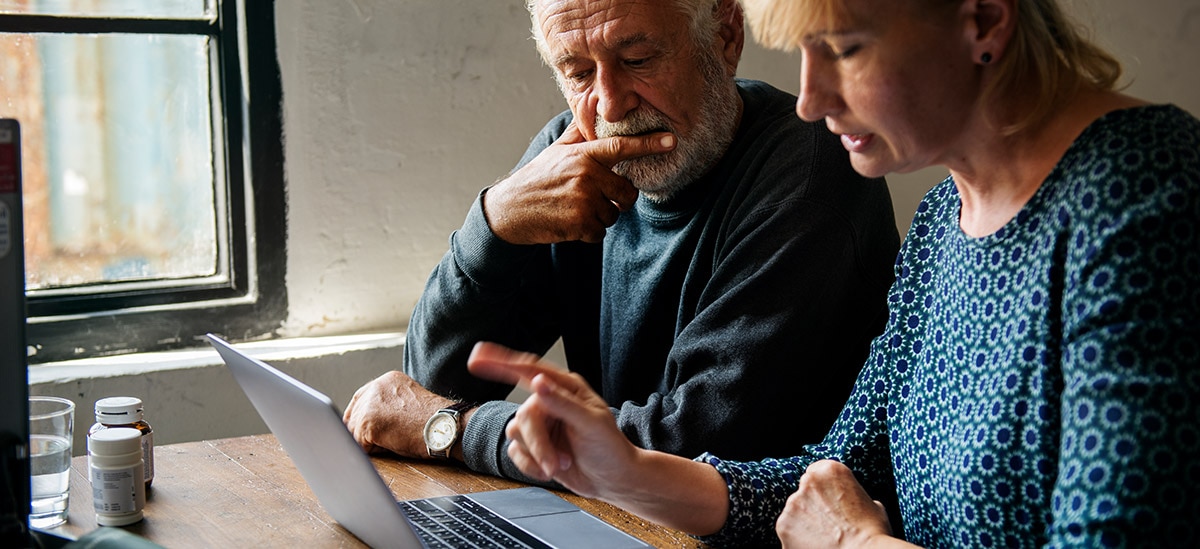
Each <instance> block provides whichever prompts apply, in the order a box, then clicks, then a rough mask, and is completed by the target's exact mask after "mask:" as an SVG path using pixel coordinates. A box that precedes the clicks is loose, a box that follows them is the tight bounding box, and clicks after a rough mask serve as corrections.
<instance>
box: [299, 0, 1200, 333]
mask: <svg viewBox="0 0 1200 549" xmlns="http://www.w3.org/2000/svg"><path fill="white" fill-rule="evenodd" d="M1064 5H1065V6H1067V7H1068V8H1069V9H1070V10H1072V12H1073V13H1075V14H1076V15H1077V17H1078V18H1079V19H1081V20H1083V21H1085V22H1090V24H1092V25H1093V26H1094V28H1095V29H1096V38H1097V39H1098V41H1099V42H1100V43H1101V44H1104V45H1106V46H1108V47H1109V48H1110V49H1112V50H1113V51H1114V52H1115V53H1117V54H1118V55H1119V57H1120V58H1121V60H1122V61H1124V62H1125V65H1126V68H1127V74H1128V75H1129V77H1130V78H1131V80H1132V86H1131V87H1130V88H1129V91H1130V92H1131V93H1133V94H1135V95H1139V96H1142V97H1145V98H1148V99H1152V100H1155V101H1170V102H1175V103H1177V104H1179V105H1180V106H1182V107H1184V108H1185V109H1188V110H1190V111H1191V112H1193V113H1200V91H1197V90H1200V71H1198V70H1196V69H1197V68H1198V67H1200V62H1198V60H1197V57H1198V56H1200V4H1197V3H1196V2H1195V0H1144V1H1141V2H1129V1H1128V0H1066V1H1065V2H1064ZM276 12H277V19H278V23H279V25H278V33H279V54H280V62H281V68H282V71H283V80H284V86H283V87H284V95H285V99H284V101H285V125H284V127H285V131H286V133H287V137H286V139H287V148H286V153H287V172H288V173H287V176H288V193H289V220H290V222H289V228H288V230H289V235H288V237H289V245H288V262H289V265H288V295H289V299H290V302H291V304H290V308H291V311H290V315H289V320H288V323H287V328H286V331H287V332H288V333H289V334H292V335H296V334H299V335H310V334H322V333H345V332H353V331H361V330H374V329H400V328H403V326H404V325H406V324H407V322H408V316H409V314H410V313H411V311H412V307H413V304H414V303H415V301H416V299H417V297H418V296H419V295H420V292H421V289H422V288H423V286H424V283H425V279H426V277H427V276H428V274H429V271H430V270H431V269H432V268H433V266H434V265H435V264H436V263H437V261H438V259H439V258H440V257H441V255H442V253H443V252H445V250H446V247H447V239H448V238H449V235H450V232H451V231H453V230H454V229H456V228H458V227H459V225H460V223H461V221H462V218H463V216H464V214H465V213H466V210H467V207H468V206H469V205H470V203H471V200H472V198H473V197H474V196H475V195H476V194H477V193H478V192H479V190H480V189H481V188H483V187H484V186H486V185H488V184H490V183H491V182H493V181H495V180H496V179H497V178H499V177H501V176H503V175H505V174H506V173H507V171H508V170H509V169H510V168H511V167H512V165H513V164H514V163H515V162H516V160H517V159H518V158H519V157H520V154H521V152H522V151H523V150H524V148H525V145H526V144H527V143H528V142H529V138H530V137H532V136H533V134H534V133H536V132H537V130H538V129H540V128H541V126H542V124H543V123H544V122H545V120H546V119H548V118H549V117H550V116H552V115H553V114H555V113H557V112H559V111H560V110H562V109H563V108H565V105H566V104H565V102H564V101H563V99H562V97H561V96H560V95H559V93H558V90H557V88H556V87H555V85H554V82H553V79H552V77H551V73H550V71H549V69H548V68H546V67H544V66H542V64H541V61H540V59H539V57H538V56H537V54H536V52H535V50H534V45H533V43H532V41H531V40H530V39H529V38H528V35H529V33H528V28H529V19H528V15H527V14H526V12H525V9H524V4H523V0H488V1H480V0H402V1H395V0H297V1H289V2H278V3H277V4H276ZM798 70H799V58H798V57H796V56H789V55H784V54H779V53H774V52H764V51H763V50H762V49H761V48H759V47H757V46H756V45H755V44H753V43H750V44H748V45H747V48H746V53H745V56H744V61H743V65H742V70H741V71H740V73H741V74H742V75H743V76H750V77H756V78H760V79H763V80H767V81H769V82H771V83H773V84H775V85H776V86H778V87H780V88H783V89H787V90H789V91H792V92H795V91H796V89H797V86H798ZM943 173H944V172H943V171H942V170H939V169H932V170H925V171H922V172H918V173H917V174H911V175H907V176H895V177H892V178H890V179H891V180H892V189H893V194H894V195H895V198H896V200H895V202H896V210H897V215H896V218H897V222H898V223H899V225H900V228H901V230H907V227H908V220H909V218H910V217H911V215H912V212H913V210H914V209H915V207H916V203H917V201H918V200H919V199H920V197H921V195H922V194H924V191H925V190H927V189H928V188H929V187H930V186H932V185H933V184H934V183H936V182H937V181H938V180H940V179H941V176H942V174H943Z"/></svg>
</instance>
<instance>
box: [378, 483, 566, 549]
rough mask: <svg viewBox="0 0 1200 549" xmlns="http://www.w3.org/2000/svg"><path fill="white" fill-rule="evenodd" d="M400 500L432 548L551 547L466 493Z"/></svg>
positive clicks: (402, 509) (402, 507)
mask: <svg viewBox="0 0 1200 549" xmlns="http://www.w3.org/2000/svg"><path fill="white" fill-rule="evenodd" d="M398 503H399V505H400V510H401V511H403V512H404V515H405V516H407V517H408V520H409V522H411V523H412V524H413V526H414V527H416V530H417V535H418V536H420V537H421V540H422V541H424V542H425V544H426V546H428V547H430V548H434V547H439V548H440V547H454V548H458V547H546V548H549V547H550V546H549V545H546V544H545V543H542V542H541V541H538V539H537V538H535V537H533V536H531V535H529V534H528V533H526V532H525V531H523V530H521V529H520V528H517V527H516V526H515V525H513V524H512V523H511V522H508V521H507V520H505V519H504V518H503V517H501V516H500V515H497V514H495V513H493V512H492V511H490V510H489V509H488V508H486V507H484V506H482V505H479V504H478V503H475V502H474V501H472V500H471V499H470V498H467V497H466V496H462V495H456V496H445V497H436V498H427V499H419V500H413V501H401V502H398Z"/></svg>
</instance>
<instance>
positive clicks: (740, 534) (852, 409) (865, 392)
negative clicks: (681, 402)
mask: <svg viewBox="0 0 1200 549" xmlns="http://www.w3.org/2000/svg"><path fill="white" fill-rule="evenodd" d="M888 342H889V338H887V337H880V338H878V339H876V341H875V342H874V343H873V345H872V358H871V360H870V362H869V364H868V366H867V367H866V368H864V369H863V370H862V373H861V375H860V377H859V379H858V381H857V382H856V383H855V386H854V392H853V393H852V394H851V395H850V398H849V399H848V400H847V401H846V405H845V407H844V408H843V409H842V412H841V414H839V415H838V419H837V421H836V422H835V423H834V425H833V427H832V428H831V429H830V430H829V434H828V435H826V436H825V439H824V440H823V441H821V443H820V444H811V445H808V446H806V447H805V448H804V450H803V451H802V452H801V453H800V454H798V455H796V456H793V457H789V458H784V459H775V458H768V459H764V460H761V461H755V462H734V461H726V460H723V459H721V458H719V457H717V456H714V455H712V454H710V453H705V454H702V455H701V456H700V457H698V458H696V461H702V462H705V463H708V464H709V465H712V466H713V467H714V468H716V470H717V472H719V473H720V474H721V477H722V478H724V479H725V484H726V487H727V488H728V490H729V515H728V517H727V518H726V521H725V525H724V526H723V527H722V528H721V530H720V531H718V532H717V533H716V534H713V535H711V536H707V537H702V538H700V539H701V540H702V541H704V542H705V543H707V544H709V545H712V546H714V547H744V546H758V545H777V544H778V543H779V540H778V538H777V537H776V535H775V521H776V520H777V519H778V518H779V515H780V513H782V512H783V507H784V505H785V504H786V503H787V498H788V497H789V496H791V495H792V493H793V492H795V491H796V488H797V486H798V483H799V482H800V476H801V475H802V474H803V473H804V470H805V469H807V468H808V466H809V465H811V464H812V463H813V462H815V461H818V460H823V459H832V460H836V461H840V462H842V463H844V464H845V465H846V466H847V467H849V468H850V469H851V470H852V471H854V475H855V477H856V478H857V479H858V481H859V482H860V483H862V484H863V487H864V488H865V489H866V490H867V493H869V494H870V495H871V497H873V498H875V499H878V500H880V501H882V502H883V503H884V506H885V507H886V508H887V509H888V511H889V515H890V516H889V518H890V519H891V520H892V523H893V524H892V528H893V530H896V531H899V529H900V523H899V515H898V514H897V505H896V496H895V493H896V488H895V480H894V476H893V474H892V464H891V454H890V451H889V448H888V446H889V445H888V440H889V437H888V417H889V415H888V401H889V392H890V390H891V386H890V380H889V378H888V376H887V374H886V372H887V370H888V369H889V368H890V363H891V360H890V359H889V358H888V356H889V355H888V353H887V347H888V345H889V343H888ZM802 422H803V418H796V423H802ZM783 436H786V434H785V435H783Z"/></svg>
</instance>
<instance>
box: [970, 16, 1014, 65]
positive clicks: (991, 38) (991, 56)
mask: <svg viewBox="0 0 1200 549" xmlns="http://www.w3.org/2000/svg"><path fill="white" fill-rule="evenodd" d="M1017 2H1018V0H965V1H964V2H963V10H964V12H963V15H964V16H965V19H966V22H967V24H966V25H965V32H966V36H964V38H965V39H966V40H967V43H968V44H969V45H970V51H971V55H972V57H973V58H974V61H975V62H976V63H980V64H983V65H987V64H989V63H992V62H994V61H995V60H997V59H1000V57H1001V56H1003V55H1004V52H1005V50H1007V49H1008V44H1009V42H1010V41H1011V40H1012V37H1013V33H1014V32H1015V31H1016V28H1017Z"/></svg>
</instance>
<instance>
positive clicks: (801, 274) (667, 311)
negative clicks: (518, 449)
mask: <svg viewBox="0 0 1200 549" xmlns="http://www.w3.org/2000/svg"><path fill="white" fill-rule="evenodd" d="M738 87H739V92H740V94H741V97H742V99H743V104H744V111H743V116H742V121H741V124H740V125H739V127H738V130H737V134H736V135H735V137H734V140H733V143H732V144H731V145H730V147H729V150H728V151H727V152H726V153H725V154H724V155H723V156H722V157H721V159H720V161H718V163H717V164H716V165H715V166H714V167H713V169H712V170H711V171H710V172H709V173H708V174H707V175H705V176H704V177H703V178H701V179H700V180H698V181H696V182H695V183H693V184H692V185H690V186H689V187H688V188H687V189H685V190H684V191H682V192H681V194H680V195H679V196H678V197H676V198H675V199H672V200H671V201H670V202H669V203H665V204H655V203H652V202H649V201H647V200H645V199H639V200H638V202H637V203H636V205H635V206H634V207H633V208H631V209H630V210H628V211H626V212H623V213H622V214H621V216H620V218H619V219H618V221H617V222H616V224H615V225H614V226H613V227H611V228H610V229H609V231H608V234H607V236H606V238H605V240H604V242H603V244H600V245H593V244H584V243H579V242H568V243H562V244H555V245H552V246H514V245H510V244H508V243H505V242H504V241H501V240H499V239H498V238H496V237H495V235H493V234H492V233H491V231H490V230H489V229H488V226H487V222H486V220H485V219H484V216H483V212H482V209H481V207H480V203H479V201H478V200H477V201H476V202H475V204H474V205H473V206H472V207H471V210H470V212H469V213H468V216H467V220H466V222H465V223H464V224H463V227H462V228H461V229H460V230H458V231H457V232H456V233H455V234H454V235H453V236H452V237H451V240H450V250H449V252H448V253H447V254H446V256H445V257H444V258H443V260H442V262H441V263H440V264H439V265H438V266H437V268H436V269H435V271H434V272H433V274H432V275H431V276H430V279H429V282H428V285H427V286H426V289H425V292H424V293H423V295H422V296H421V300H420V302H419V303H418V304H417V307H416V308H415V310H414V312H413V316H412V321H411V323H410V325H409V329H408V341H407V345H406V348H405V371H406V372H408V373H409V374H410V375H412V376H413V378H414V379H416V380H417V381H419V382H420V383H422V384H423V385H424V386H425V387H427V388H430V389H431V390H433V391H435V392H439V393H442V394H444V395H447V396H449V397H452V398H456V399H460V400H470V401H488V402H487V403H486V404H484V405H483V406H481V407H480V408H479V409H478V411H477V412H476V413H475V414H474V415H473V416H472V419H471V421H470V422H469V424H468V425H467V426H466V429H465V433H464V438H463V451H464V453H465V456H466V462H467V465H468V466H469V467H471V468H472V469H474V470H477V471H483V472H488V473H491V474H497V475H504V476H509V477H512V478H517V479H523V480H528V479H526V478H525V477H524V476H523V475H521V474H520V472H519V471H518V470H517V469H516V468H515V467H514V466H513V465H512V463H511V461H510V460H509V459H508V456H507V454H506V452H505V443H506V440H505V437H504V426H505V424H506V423H507V421H508V419H509V418H510V417H511V415H512V414H513V412H514V411H515V409H516V404H513V403H509V402H503V401H502V399H503V398H504V397H505V395H506V394H507V393H508V391H509V389H510V388H509V387H502V386H499V385H496V384H493V383H489V382H485V381H482V380H479V379H477V378H474V377H472V376H471V375H470V374H469V373H468V372H467V371H466V368H465V362H466V357H467V355H468V353H469V352H470V350H471V348H472V346H473V345H474V344H475V342H476V341H479V340H489V341H496V342H499V343H503V344H506V345H508V346H510V347H515V348H517V349H522V350H525V351H530V352H535V353H543V352H545V351H546V350H547V349H549V348H550V346H551V345H552V344H553V343H554V342H555V341H556V340H557V339H558V338H560V337H561V338H562V340H563V345H564V349H565V351H566V355H567V362H568V364H569V366H570V368H571V370H573V371H575V372H578V373H579V374H581V375H582V376H583V377H584V378H586V379H587V380H588V382H589V383H590V384H591V385H592V386H593V387H596V388H597V390H599V391H600V392H601V394H602V395H603V396H604V398H605V400H606V401H607V402H608V403H609V405H611V406H612V407H613V412H614V414H615V416H616V418H617V422H618V424H619V425H620V427H621V429H622V430H623V431H624V432H625V434H626V435H628V436H629V438H630V439H631V440H632V441H633V442H634V443H636V444H638V445H639V446H643V447H646V448H652V449H656V450H662V451H665V452H670V453H674V454H680V455H685V456H694V455H696V454H698V453H700V452H702V451H704V450H707V449H714V448H716V449H720V451H721V452H723V453H724V454H725V455H730V456H741V457H742V458H744V459H751V458H755V457H759V456H763V455H778V456H786V455H792V454H794V453H796V452H798V451H800V449H801V447H802V443H803V442H805V440H802V439H797V438H793V437H789V436H779V433H778V432H777V430H776V429H775V425H776V422H777V421H778V420H779V419H780V418H783V417H786V416H788V415H789V414H792V413H797V412H800V413H802V414H804V415H805V416H807V417H812V418H818V419H817V421H818V422H819V423H820V424H814V425H813V426H812V427H811V429H812V430H811V431H810V432H809V433H808V435H809V436H808V440H810V441H811V440H815V439H817V438H819V437H820V436H821V435H822V434H823V433H824V431H825V428H826V427H827V426H828V425H829V423H830V422H832V421H833V419H834V417H836V415H837V412H838V410H839V409H841V405H842V402H844V400H845V398H846V395H848V394H849V393H850V388H851V386H852V385H853V383H854V378H855V377H856V376H857V374H858V371H859V369H860V368H861V367H862V363H863V360H865V358H866V356H867V349H868V347H869V345H870V341H871V338H873V337H874V336H876V335H878V334H879V331H880V330H882V329H883V325H884V322H885V321H886V307H885V296H886V292H887V288H888V286H890V285H891V282H892V278H893V275H892V265H893V264H894V263H895V257H896V252H897V250H898V249H899V246H900V239H899V235H897V234H896V228H895V220H894V217H893V214H892V207H891V199H890V197H889V195H888V191H887V187H886V185H885V184H884V182H883V181H882V180H866V179H864V178H863V177H862V176H860V175H858V174H856V173H854V171H853V170H852V169H851V167H850V163H849V158H848V155H847V154H846V151H845V150H844V149H843V148H842V147H841V144H840V143H839V142H838V139H837V137H836V136H834V135H832V134H830V133H829V132H828V130H826V129H825V128H824V126H823V125H820V124H807V123H804V122H801V121H800V120H798V119H797V118H796V115H795V101H796V98H795V96H792V95H789V94H786V93H783V92H781V91H779V90H776V89H774V88H772V87H770V86H768V85H766V84H763V83H761V82H752V81H739V82H738ZM570 121H571V117H570V113H569V112H566V113H563V114H562V115H560V116H558V117H556V118H555V119H553V120H551V121H550V123H549V124H547V125H546V127H545V129H544V130H543V131H542V132H541V133H540V134H538V136H537V137H535V138H534V140H533V143H532V144H531V145H530V146H529V150H528V151H527V152H526V154H525V157H524V159H523V160H522V164H524V163H525V162H528V161H530V160H531V159H532V158H534V157H535V156H536V155H537V154H538V153H539V152H541V151H542V150H543V149H544V148H545V147H547V146H549V145H550V144H551V143H552V142H553V141H554V140H555V139H556V138H557V137H558V136H559V135H561V133H562V132H563V130H564V128H566V126H567V124H568V123H569V122H570Z"/></svg>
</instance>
